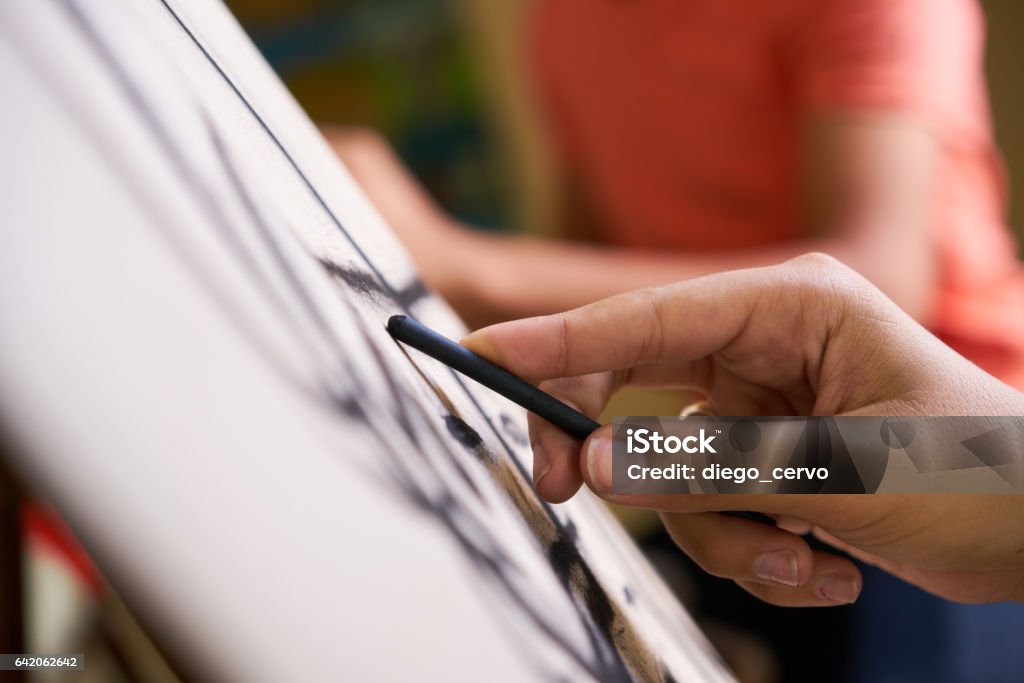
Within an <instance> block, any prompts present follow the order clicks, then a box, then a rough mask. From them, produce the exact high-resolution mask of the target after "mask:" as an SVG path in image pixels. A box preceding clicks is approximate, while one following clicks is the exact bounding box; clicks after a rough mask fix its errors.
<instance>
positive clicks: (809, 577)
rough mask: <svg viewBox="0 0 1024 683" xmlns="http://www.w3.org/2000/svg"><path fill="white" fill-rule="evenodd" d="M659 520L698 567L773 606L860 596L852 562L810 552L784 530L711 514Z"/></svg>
mask: <svg viewBox="0 0 1024 683" xmlns="http://www.w3.org/2000/svg"><path fill="white" fill-rule="evenodd" d="M662 521H663V522H664V523H665V528H666V529H667V530H668V532H669V534H670V535H671V536H672V539H673V540H674V541H675V543H676V544H677V545H678V546H679V547H680V548H681V549H682V550H683V551H684V552H685V553H686V554H687V555H689V556H690V557H691V558H692V559H693V560H694V562H696V563H697V564H698V565H699V566H700V567H701V568H702V569H704V570H705V571H706V572H708V573H709V574H713V575H714V576H720V577H723V578H728V579H732V580H734V581H736V582H737V583H739V584H740V585H741V586H742V587H743V588H744V589H745V590H747V591H748V592H750V593H752V594H753V595H755V596H757V597H758V598H760V599H762V600H764V601H766V602H770V603H772V604H774V605H780V606H789V607H813V606H828V605H843V604H848V603H851V602H853V601H855V600H856V599H857V596H858V595H859V594H860V588H861V577H860V572H859V571H858V570H857V567H856V566H855V565H854V564H853V563H852V562H850V561H849V560H847V559H845V558H843V557H839V556H838V555H832V554H829V553H824V552H815V551H812V550H811V548H810V547H809V546H808V545H807V543H806V542H805V541H804V540H803V539H802V538H800V537H799V536H795V535H793V534H791V533H789V532H788V531H784V530H782V529H779V528H777V527H774V526H770V525H768V524H762V523H760V522H753V521H750V520H746V519H739V518H736V517H729V516H726V515H722V514H719V513H715V512H705V513H696V514H671V513H668V514H662Z"/></svg>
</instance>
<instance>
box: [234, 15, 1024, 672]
mask: <svg viewBox="0 0 1024 683" xmlns="http://www.w3.org/2000/svg"><path fill="white" fill-rule="evenodd" d="M228 4H229V6H230V7H231V9H232V10H233V11H234V12H235V14H236V15H237V16H238V18H239V20H240V21H241V22H242V24H243V26H244V27H245V29H246V30H247V31H248V32H249V33H250V35H251V36H252V38H253V40H254V41H255V43H256V44H257V46H258V47H259V49H260V50H261V51H262V52H263V54H264V55H265V57H266V58H267V60H268V61H269V62H270V63H271V65H272V66H273V67H274V68H275V69H276V70H277V72H278V73H279V75H280V76H281V78H282V79H283V80H284V81H285V83H286V84H287V86H288V87H289V88H290V89H291V91H292V93H293V94H294V95H295V97H296V98H297V99H298V101H299V102H300V103H301V104H302V106H303V107H304V108H305V109H306V110H307V112H308V113H309V115H310V117H311V118H312V119H313V120H314V121H316V122H317V123H318V124H321V125H324V124H343V125H349V126H351V125H356V126H365V127H369V128H372V129H375V130H377V131H379V132H381V133H382V134H383V135H384V137H385V138H386V139H387V141H388V142H389V143H390V145H391V146H392V147H393V148H394V150H395V151H396V152H397V154H398V156H399V157H400V158H401V161H402V162H403V163H404V165H405V166H407V167H408V168H409V169H411V171H412V172H413V174H414V175H415V177H416V179H417V180H418V181H419V182H420V183H421V184H422V185H423V186H424V187H425V188H426V190H427V191H428V192H429V194H430V195H431V196H432V197H433V198H434V200H436V202H438V203H439V204H440V206H441V207H442V208H443V210H444V211H445V212H447V213H449V214H451V215H452V216H454V217H455V218H456V219H458V220H459V221H460V222H461V223H463V224H465V225H470V226H473V227H475V228H477V229H480V230H484V231H492V232H520V233H532V234H542V235H553V236H558V235H564V234H565V231H564V230H563V229H562V226H560V225H559V221H558V216H559V215H562V214H561V213H560V211H561V208H562V206H561V204H562V202H563V201H564V198H562V197H560V196H559V191H558V189H557V188H558V187H559V182H558V181H559V170H558V164H557V162H556V159H555V158H554V155H553V154H552V152H551V145H549V144H548V140H547V137H546V134H545V127H544V125H543V121H542V119H541V116H540V114H539V112H538V107H537V106H536V103H535V100H534V94H535V93H533V86H534V84H533V83H531V81H530V76H529V72H528V68H527V63H528V62H527V58H526V55H525V54H524V52H525V42H526V38H525V33H526V21H527V15H528V10H529V5H530V4H531V3H530V2H529V1H528V0H503V1H500V2H499V1H495V0H449V1H448V2H437V1H436V0H390V1H388V2H379V1H370V0H351V1H348V2H339V1H337V0H291V1H290V2H282V1H281V0H229V2H228ZM982 4H983V8H984V12H985V15H986V18H987V22H988V43H987V46H986V53H985V54H986V60H985V64H986V76H987V81H988V85H989V88H990V93H991V105H992V111H993V116H994V127H995V132H996V137H997V142H998V146H999V148H1000V150H1001V152H1002V155H1003V158H1004V160H1005V163H1006V166H1007V169H1008V171H1009V183H1010V184H1009V188H1010V195H1011V197H1024V184H1022V183H1024V125H1021V123H1022V122H1024V89H1022V88H1021V85H1022V81H1021V77H1022V75H1024V71H1022V65H1024V40H1022V36H1024V4H1022V3H1020V2H1019V1H1018V0H985V1H984V2H983V3H982ZM922 30H927V27H922ZM357 175H358V174H357ZM1009 220H1010V225H1011V227H1012V229H1013V230H1014V232H1015V233H1016V235H1017V236H1018V239H1019V238H1020V237H1021V236H1022V229H1024V208H1022V207H1021V206H1020V203H1019V202H1011V207H1010V219H1009ZM399 232H400V233H401V232H402V231H399ZM678 409H679V398H678V397H677V396H670V395H651V394H637V393H633V394H629V395H626V396H624V397H619V398H618V399H617V400H616V402H615V404H614V405H613V406H612V407H611V408H610V409H609V411H608V413H609V414H620V415H621V414H668V413H669V412H671V411H673V410H676V411H678ZM620 515H622V518H623V520H624V521H625V522H626V523H627V526H629V527H630V528H631V530H632V531H633V533H634V535H635V536H636V537H637V539H638V541H639V542H640V543H641V544H642V546H643V547H644V549H645V552H646V553H647V554H648V556H649V557H650V558H651V560H652V561H653V562H654V563H655V565H656V566H657V567H659V569H660V570H661V572H662V574H663V576H665V578H666V579H667V580H668V582H669V583H670V584H671V585H672V586H673V588H674V589H675V590H676V592H677V593H678V594H679V595H680V597H681V599H682V600H683V601H684V602H685V603H686V604H687V606H688V607H689V609H690V610H691V611H692V612H693V613H694V614H695V616H696V618H697V619H698V620H699V621H700V623H701V625H702V627H703V628H704V629H705V631H706V632H707V633H708V634H709V637H711V639H712V640H713V641H714V643H715V645H716V646H717V647H718V648H719V650H720V651H721V652H722V653H723V656H724V657H725V658H726V659H727V660H728V662H729V663H730V664H731V665H732V666H733V668H734V669H735V670H736V671H737V674H738V675H739V677H740V678H741V679H742V680H743V681H744V683H775V682H778V681H811V680H813V681H817V682H820V683H828V682H836V683H839V682H844V683H845V682H854V681H858V682H859V681H885V680H893V681H903V682H908V681H910V682H913V681H922V682H923V681H985V680H1004V679H1003V678H1001V677H999V676H998V675H997V674H993V671H994V670H997V668H998V667H1003V666H1014V665H1015V664H1016V665H1018V668H1017V669H1016V670H1017V671H1020V668H1019V659H1013V657H1018V655H1017V654H1016V653H1015V652H1014V654H1013V655H1012V656H1009V659H1007V658H1005V657H1004V658H1002V659H1000V657H995V658H994V659H993V658H992V657H991V655H990V654H987V653H986V651H985V650H984V648H979V647H975V646H974V645H971V646H967V645H965V643H966V642H973V643H975V645H976V644H977V642H978V641H979V639H980V640H981V641H985V640H987V641H988V644H989V647H990V648H995V649H996V651H997V652H1009V651H1013V650H1016V648H1015V646H1013V645H1012V642H1011V640H1010V639H1004V640H1002V641H1000V637H999V636H998V635H997V636H994V637H992V636H987V635H985V634H986V633H987V634H991V633H1007V631H1006V629H1010V631H1008V632H1009V633H1012V632H1014V631H1015V632H1016V633H1020V632H1021V630H1022V629H1024V614H1022V612H1021V611H1020V610H1016V611H1013V610H1012V609H1004V608H1003V607H1000V606H995V607H991V608H961V607H953V606H947V605H940V604H938V603H937V602H935V601H932V599H931V598H928V597H927V596H925V595H924V594H923V593H920V591H916V589H907V588H905V587H904V586H902V585H894V584H893V582H892V581H891V580H890V579H888V578H887V577H885V576H883V575H881V574H879V573H877V572H876V573H872V572H870V571H869V572H867V573H866V578H865V595H867V594H869V593H870V594H871V595H874V596H875V603H874V604H871V603H870V601H865V600H863V599H862V603H863V604H861V605H860V606H858V607H857V608H854V607H841V608H833V609H829V610H787V609H780V608H774V607H770V606H767V605H764V604H762V603H760V602H758V601H756V600H754V599H752V598H750V597H749V596H747V595H746V594H745V593H743V592H742V591H740V590H739V589H737V588H736V587H735V586H734V585H733V584H732V583H731V582H728V581H722V580H718V579H715V578H712V577H708V576H707V575H705V574H704V573H703V572H701V571H699V570H698V569H697V568H695V567H694V566H692V565H691V564H689V562H688V561H687V560H686V559H685V557H684V556H682V554H681V553H679V552H678V551H677V550H676V549H675V548H674V546H673V545H672V544H671V542H670V541H668V539H667V538H666V537H665V536H664V534H663V533H660V532H659V531H658V525H657V523H656V522H654V521H652V520H651V519H650V518H645V517H644V516H643V515H630V514H626V513H625V512H623V511H620ZM887 601H888V602H889V603H890V604H892V605H897V606H898V609H897V610H892V609H887V608H888V605H886V602H887ZM894 611H895V614H893V612H894ZM883 614H884V616H881V617H880V615H883ZM965 623H968V624H981V625H983V627H981V628H979V629H976V630H975V631H972V630H971V629H970V628H967V627H965V626H964V624H965ZM922 624H931V632H928V628H922ZM986 629H987V630H986ZM908 632H920V633H919V635H918V636H916V637H915V636H909V637H908V636H907V633H908ZM1011 638H1012V637H1011ZM972 648H973V650H972ZM967 650H971V652H967ZM894 652H895V654H894ZM985 660H991V661H985ZM993 667H996V669H994V668H993ZM1009 675H1011V676H1012V674H1009ZM1005 680H1010V678H1006V679H1005Z"/></svg>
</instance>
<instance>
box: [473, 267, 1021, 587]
mask: <svg viewBox="0 0 1024 683" xmlns="http://www.w3.org/2000/svg"><path fill="white" fill-rule="evenodd" d="M463 343H464V344H465V345H466V346H467V347H469V348H470V349H472V350H473V351H476V352H477V353H479V354H481V355H483V356H485V357H487V358H490V359H491V360H493V361H495V362H496V363H498V364H500V365H502V366H504V367H505V368H507V369H509V370H510V371H512V372H514V373H516V374H519V375H520V376H523V377H526V378H528V379H529V380H531V381H533V382H536V383H540V385H541V387H542V388H543V389H545V390H547V391H550V392H551V393H554V394H555V395H557V396H559V397H561V398H562V399H564V400H565V401H567V402H568V403H571V404H573V405H575V406H576V407H578V408H579V409H580V410H582V411H583V412H584V413H586V414H588V415H590V416H592V417H596V416H597V415H598V414H599V413H600V412H601V409H602V407H603V406H604V405H605V403H606V402H607V400H608V398H609V397H610V396H611V394H612V393H613V392H614V391H616V390H617V389H618V388H620V387H623V386H626V385H631V386H646V387H680V388H687V389H693V390H697V391H699V392H701V393H703V394H704V395H705V396H707V398H708V399H709V400H710V402H711V403H712V405H713V406H714V408H715V409H716V411H717V412H718V413H719V414H723V415H893V416H906V415H1024V396H1022V395H1021V394H1019V393H1018V392H1016V391H1014V390H1013V389H1011V388H1010V387H1008V386H1007V385H1005V384H1003V383H1001V382H999V381H998V380H996V379H995V378H993V377H991V376H990V375H988V374H986V373H984V372H983V371H981V370H980V369H978V368H977V367H976V366H974V365H972V364H971V363H969V362H968V361H967V360H965V359H964V358H962V357H961V356H959V355H958V354H956V353H955V352H954V351H952V350H951V349H949V348H948V347H947V346H945V345H944V344H942V342H940V341H939V340H938V339H936V338H935V337H933V336H932V335H931V334H929V333H928V332H927V331H926V330H925V329H924V328H922V327H921V326H920V325H919V324H918V323H916V322H915V321H914V320H913V319H912V318H911V317H910V316H909V315H907V314H906V313H905V312H903V311H901V310H900V309H899V308H898V307H897V306H896V305H894V304H893V303H892V302H891V301H890V300H888V299H887V298H886V297H885V296H884V295H883V294H882V293H881V292H879V291H878V290H877V289H876V288H875V287H873V286H872V285H871V284H870V283H868V282H867V280H865V279H864V278H862V277H861V276H859V275H857V274H856V273H854V272H853V271H852V270H850V269H849V268H846V267H845V266H842V265H841V264H839V263H838V262H837V261H835V260H834V259H832V258H830V257H828V256H824V255H819V254H814V255H809V256H805V257H800V258H797V259H794V260H791V261H789V262H787V263H784V264H782V265H780V266H775V267H770V268H757V269H749V270H740V271H735V272H728V273H722V274H719V275H713V276H708V277H704V278H698V279H694V280H689V281H685V282H681V283H678V284H674V285H670V286H666V287H661V288H656V289H647V290H640V291H635V292H630V293H626V294H623V295H619V296H615V297H612V298H610V299H606V300H603V301H600V302H597V303H595V304H592V305H588V306H585V307H583V308H579V309H576V310H572V311H569V312H566V313H561V314H557V315H551V316H545V317H539V318H531V319H525V320H518V321H514V322H509V323H505V324H500V325H496V326H492V327H488V328H485V329H483V330H479V331H477V332H475V333H473V334H471V335H470V336H469V337H467V338H466V339H465V340H464V341H463ZM530 434H531V441H532V443H533V447H534V457H535V462H534V477H535V481H536V486H537V490H538V492H539V493H540V494H541V495H542V496H543V497H544V498H546V499H548V500H550V501H552V502H561V501H564V500H566V499H568V498H569V497H571V496H572V495H573V494H574V493H575V492H576V491H577V490H578V489H579V488H580V486H581V484H583V483H586V485H587V486H589V487H590V488H591V489H592V490H594V491H595V492H596V493H597V494H598V495H600V496H602V497H604V498H605V499H607V500H609V501H613V502H615V503H618V504H621V505H628V506H636V507H642V508H650V509H654V510H657V511H659V512H660V514H661V517H662V520H663V521H664V523H665V526H666V528H667V529H668V531H669V533H670V534H671V535H672V537H673V539H674V540H675V541H676V543H677V544H678V545H679V547H680V548H682V550H684V551H685V552H686V553H687V554H688V555H690V556H691V557H692V558H693V559H694V560H695V561H696V562H697V563H698V564H699V565H700V566H701V567H703V568H704V569H705V570H707V571H708V572H710V573H712V574H715V575H717V576H722V577H727V578H730V579H733V580H734V581H736V582H737V583H738V584H739V585H740V586H742V587H743V588H745V589H746V590H747V591H749V592H750V593H752V594H753V595H755V596H757V597H759V598H761V599H763V600H765V601H767V602H770V603H773V604H776V605H787V606H827V605H836V604H843V603H849V602H853V601H854V600H856V598H857V596H858V594H859V593H860V589H861V576H860V573H859V571H858V569H857V568H856V566H855V565H854V564H853V563H852V562H850V561H849V560H848V559H846V558H843V557H840V556H838V555H834V554H830V553H827V552H820V551H812V550H811V548H810V547H809V546H808V544H807V542H806V541H805V540H804V538H802V535H803V534H805V533H808V532H810V533H813V534H814V535H815V536H817V537H818V538H820V539H822V540H823V541H825V542H826V543H829V544H831V545H832V546H834V547H836V548H839V549H841V550H844V551H846V552H848V553H849V554H850V555H852V556H854V557H856V558H858V559H861V560H863V561H864V562H867V563H869V564H873V565H876V566H878V567H881V568H882V569H884V570H886V571H889V572H891V573H892V574H894V575H896V576H898V577H901V578H902V579H904V580H906V581H908V582H910V583H913V584H915V585H917V586H920V587H921V588H923V589H925V590H927V591H929V592H931V593H934V594H936V595H940V596H943V597H945V598H948V599H951V600H955V601H960V602H971V603H983V602H994V601H1000V600H1017V601H1024V496H1009V495H1006V496H994V495H993V496H981V495H962V496H952V495H925V496H905V495H860V496H852V495H851V496H837V495H832V496H818V495H760V496H758V495H680V496H672V495H615V494H612V493H610V490H609V489H610V483H611V436H610V435H611V428H610V427H607V426H606V427H603V428H601V429H599V430H598V431H596V432H595V433H594V434H593V435H592V436H591V437H590V438H589V439H588V440H587V441H586V442H585V443H583V444H580V442H579V441H576V440H574V439H572V438H570V437H568V436H567V435H565V434H564V433H563V432H561V431H560V430H558V429H557V428H555V427H553V426H551V425H550V424H548V423H546V422H544V421H543V420H540V419H539V418H536V417H533V416H531V419H530ZM726 510H751V511H757V512H763V513H766V514H769V515H771V516H773V517H775V518H776V520H777V521H778V526H777V527H771V526H768V525H765V524H759V523H756V522H750V521H748V520H744V519H737V518H734V517H729V516H724V515H721V514H719V513H720V512H722V511H726Z"/></svg>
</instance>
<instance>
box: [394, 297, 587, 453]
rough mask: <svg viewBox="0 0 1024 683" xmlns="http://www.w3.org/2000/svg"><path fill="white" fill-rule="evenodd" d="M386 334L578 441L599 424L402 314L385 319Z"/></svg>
mask: <svg viewBox="0 0 1024 683" xmlns="http://www.w3.org/2000/svg"><path fill="white" fill-rule="evenodd" d="M388 333H389V334H390V335H391V336H392V337H394V338H395V339H396V340H398V341H400V342H402V343H403V344H408V345H409V346H411V347H413V348H414V349H417V350H419V351H422V352H423V353H425V354H427V355H428V356H430V357H431V358H434V359H436V360H439V361H441V362H442V363H444V364H445V365H447V366H448V367H450V368H453V369H454V370H458V371H459V372H461V373H462V374H464V375H466V376H467V377H469V378H470V379H472V380H475V381H477V382H479V383H480V384H483V385H484V386H485V387H487V388H488V389H492V390H493V391H496V392H498V393H499V394H501V395H502V396H504V397H505V398H507V399H508V400H510V401H512V402H514V403H518V404H519V405H521V406H522V407H523V408H526V409H527V410H528V411H530V412H531V413H534V414H535V415H539V416H540V417H542V418H544V419H545V420H547V421H548V422H550V423H551V424H553V425H555V426H556V427H558V428H559V429H561V430H563V431H565V432H566V433H568V434H570V435H572V436H574V437H576V438H577V439H579V440H580V441H584V440H586V438H587V437H588V436H590V433H591V432H593V431H594V430H595V429H597V428H598V427H600V426H601V424H600V423H598V422H596V421H594V420H591V419H590V418H589V417H587V416H586V415H584V414H583V413H581V412H579V411H577V410H573V409H572V408H570V407H569V406H567V405H566V404H564V403H562V402H561V401H559V400H558V399H557V398H555V397H554V396H552V395H551V394H548V393H545V392H543V391H541V390H540V389H538V388H537V387H535V386H533V385H532V384H530V383H529V382H526V381H524V380H522V379H520V378H518V377H516V376H515V375H513V374H512V373H511V372H509V371H508V370H506V369H504V368H502V367H501V366H498V365H495V364H494V363H492V362H491V361H489V360H487V359H486V358H484V357H482V356H478V355H477V354H475V353H473V352H472V351H470V350H469V349H467V348H466V347H464V346H462V345H460V344H458V343H456V342H454V341H452V340H451V339H448V338H447V337H445V336H443V335H440V334H438V333H437V332H435V331H434V330H432V329H430V328H429V327H427V326H426V325H424V324H422V323H420V322H418V321H416V320H413V319H412V318H409V317H406V316H404V315H393V316H391V318H389V319H388Z"/></svg>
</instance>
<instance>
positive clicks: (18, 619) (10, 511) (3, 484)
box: [0, 450, 25, 681]
mask: <svg viewBox="0 0 1024 683" xmlns="http://www.w3.org/2000/svg"><path fill="white" fill-rule="evenodd" d="M2 455H3V452H2V450H0V456H2ZM21 501H22V491H21V487H20V486H19V485H18V483H17V481H16V480H15V478H14V476H13V475H12V474H11V472H10V470H9V469H7V464H6V463H5V462H4V461H3V459H2V457H0V653H3V654H21V653H23V652H25V616H24V615H25V610H24V577H23V572H22V549H23V545H22V533H21ZM4 680H10V681H24V680H25V673H24V672H22V671H5V672H4Z"/></svg>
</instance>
